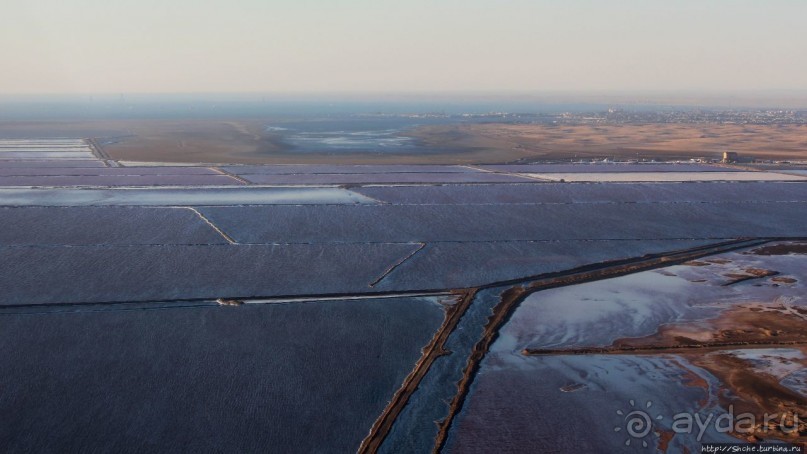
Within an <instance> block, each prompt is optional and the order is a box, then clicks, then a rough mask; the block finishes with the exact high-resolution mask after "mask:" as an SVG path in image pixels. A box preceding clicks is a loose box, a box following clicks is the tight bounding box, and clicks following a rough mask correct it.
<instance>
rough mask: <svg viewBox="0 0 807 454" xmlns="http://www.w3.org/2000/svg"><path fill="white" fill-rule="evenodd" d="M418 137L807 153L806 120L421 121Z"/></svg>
mask: <svg viewBox="0 0 807 454" xmlns="http://www.w3.org/2000/svg"><path fill="white" fill-rule="evenodd" d="M417 137H418V138H420V139H421V140H422V141H424V142H425V143H426V144H429V145H431V146H439V147H447V148H466V149H474V150H479V151H481V150H499V152H500V153H501V156H502V157H504V156H505V155H506V156H508V157H510V159H512V157H514V156H518V157H517V158H516V159H524V160H531V159H538V160H540V159H547V160H552V159H557V160H566V159H574V158H580V159H588V158H606V157H616V158H622V159H690V158H699V157H706V158H717V157H720V156H721V155H722V153H723V151H736V152H738V153H740V156H746V157H755V158H759V159H778V160H801V159H807V126H805V125H770V126H768V125H733V124H645V125H562V126H550V125H518V124H475V125H451V126H436V127H424V128H421V129H420V130H419V131H417ZM480 158H481V159H483V160H484V154H482V155H481V156H480Z"/></svg>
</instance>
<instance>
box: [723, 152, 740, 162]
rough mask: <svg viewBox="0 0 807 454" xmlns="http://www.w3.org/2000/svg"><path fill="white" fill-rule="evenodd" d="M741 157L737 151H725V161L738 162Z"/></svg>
mask: <svg viewBox="0 0 807 454" xmlns="http://www.w3.org/2000/svg"><path fill="white" fill-rule="evenodd" d="M738 159H739V155H737V152H736V151H724V152H723V162H725V163H729V162H737V160H738Z"/></svg>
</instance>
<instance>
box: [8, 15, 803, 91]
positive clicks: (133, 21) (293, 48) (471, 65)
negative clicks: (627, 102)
mask: <svg viewBox="0 0 807 454" xmlns="http://www.w3.org/2000/svg"><path fill="white" fill-rule="evenodd" d="M0 10H1V11H2V14H1V15H0V43H2V45H0V62H2V71H0V94H13V93H103V92H110V93H138V92H254V91H258V92H284V91H432V90H487V91H490V90H493V91H496V90H509V91H531V90H540V91H552V90H564V91H567V90H768V89H777V90H790V89H798V90H805V89H807V58H805V55H807V26H805V21H807V1H805V0H764V1H763V0H664V1H661V0H608V1H606V0H405V1H404V0H397V1H387V0H329V1H325V0H69V1H68V0H37V1H31V0H3V5H2V8H1V9H0Z"/></svg>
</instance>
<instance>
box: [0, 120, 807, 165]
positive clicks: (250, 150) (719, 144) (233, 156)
mask: <svg viewBox="0 0 807 454" xmlns="http://www.w3.org/2000/svg"><path fill="white" fill-rule="evenodd" d="M265 124H266V121H265V120H262V119H248V120H244V119H220V120H97V121H38V122H2V123H0V137H64V136H70V137H91V138H96V139H98V142H99V143H100V144H101V145H102V146H103V148H104V150H105V151H106V153H107V154H108V155H109V156H110V157H112V158H113V159H118V160H131V161H161V162H181V163H194V162H202V163H242V164H259V163H267V164H289V163H340V164H364V163H410V164H411V163H424V164H426V163H428V164H481V163H505V162H516V161H541V160H573V159H602V158H606V157H610V158H613V157H616V158H621V159H637V158H638V159H658V160H670V159H689V158H698V157H707V158H717V157H719V156H720V155H721V154H722V152H723V151H736V152H739V153H740V156H742V157H755V158H760V159H777V160H802V159H807V126H804V125H802V126H798V125H772V126H765V125H729V124H727V125H721V124H691V125H690V124H646V125H559V126H551V125H518V124H495V123H488V124H461V125H441V126H424V127H421V128H418V129H416V130H413V131H411V132H410V133H409V135H410V136H412V137H414V138H416V139H417V140H418V141H419V142H420V144H421V145H422V146H423V147H425V148H427V149H428V150H424V151H422V152H418V153H409V154H401V153H396V154H384V153H367V152H358V153H346V152H338V153H333V152H331V153H327V152H322V153H317V152H305V153H300V152H295V151H294V150H291V149H289V147H288V146H286V145H285V144H284V143H283V142H282V141H281V138H280V137H279V136H277V135H274V134H271V133H267V132H265V128H264V125H265Z"/></svg>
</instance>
